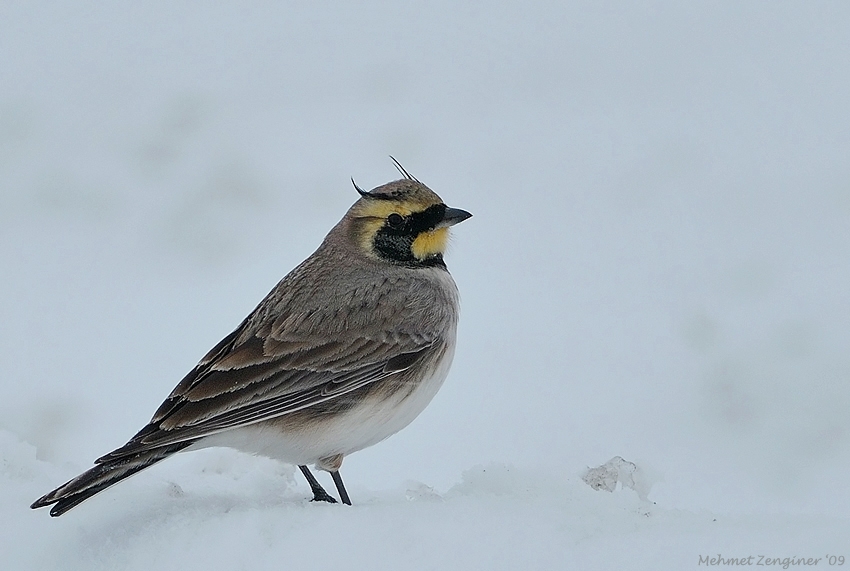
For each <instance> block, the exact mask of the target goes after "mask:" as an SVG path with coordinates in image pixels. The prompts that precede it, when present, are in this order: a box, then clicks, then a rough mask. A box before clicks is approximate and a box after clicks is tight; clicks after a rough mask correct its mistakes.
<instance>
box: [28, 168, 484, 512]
mask: <svg viewBox="0 0 850 571" xmlns="http://www.w3.org/2000/svg"><path fill="white" fill-rule="evenodd" d="M396 166H397V167H398V168H399V170H400V171H401V173H402V174H403V175H404V178H403V179H401V180H397V181H395V182H390V183H388V184H385V185H383V186H379V187H377V188H375V189H373V190H372V191H369V192H366V191H364V190H363V189H361V188H359V187H358V186H357V185H356V184H355V185H354V186H355V188H356V189H357V191H358V192H359V193H360V195H361V197H360V199H359V200H358V201H357V202H355V203H354V205H353V206H352V207H351V208H350V209H349V210H348V212H347V213H346V214H345V216H343V218H342V220H340V222H339V223H338V224H337V225H336V226H334V228H333V229H332V230H331V231H330V232H329V233H328V235H327V237H326V238H325V240H324V241H323V242H322V244H321V246H319V248H318V249H317V250H316V251H315V252H314V253H313V254H312V255H311V256H310V257H309V258H307V259H306V260H304V262H302V263H301V264H300V265H299V266H298V267H296V268H295V269H294V270H292V271H291V272H290V273H289V274H288V275H287V276H286V277H284V278H283V280H281V281H280V283H278V284H277V285H276V286H275V288H274V289H272V291H271V292H270V293H269V294H268V295H267V296H266V298H265V299H264V300H263V301H261V302H260V304H259V305H258V306H257V308H256V309H254V311H252V312H251V314H250V315H249V316H248V317H247V318H245V320H244V321H243V322H242V323H241V324H240V325H239V327H237V328H236V330H235V331H233V333H231V334H230V335H228V336H227V337H225V338H224V339H222V340H221V342H220V343H219V344H218V345H216V346H215V347H213V348H212V350H210V352H209V353H207V355H206V356H205V357H204V358H203V359H201V361H200V363H198V365H197V366H196V367H195V368H194V369H193V370H192V371H191V372H189V374H188V375H186V377H185V378H184V379H183V380H182V381H180V383H179V384H178V385H177V387H176V388H175V389H174V390H173V391H172V392H171V394H170V395H169V396H168V398H167V399H165V402H163V403H162V405H161V406H160V407H159V409H158V410H157V411H156V413H155V414H154V415H153V418H152V419H151V421H150V423H149V424H148V425H147V426H145V427H144V428H142V429H141V430H140V431H139V432H138V433H137V434H136V435H135V436H134V437H133V438H131V439H130V441H129V442H127V444H125V445H124V446H122V447H120V448H118V449H117V450H114V451H112V452H110V453H109V454H107V455H105V456H103V457H101V458H99V459H97V460H96V461H95V466H94V467H93V468H91V469H90V470H88V471H87V472H84V473H83V474H81V475H79V476H77V477H76V478H74V479H73V480H71V481H69V482H67V483H66V484H64V485H62V486H60V487H58V488H57V489H55V490H53V491H52V492H50V493H49V494H47V495H45V496H43V497H41V498H39V499H38V500H36V502H35V503H33V504H32V506H31V507H32V508H41V507H44V506H49V505H51V504H55V505H54V506H53V508H52V509H51V510H50V515H51V516H59V515H62V514H63V513H65V512H66V511H68V510H70V509H71V508H73V507H75V506H76V505H78V504H79V503H81V502H83V501H85V500H86V499H88V498H89V497H91V496H93V495H95V494H97V493H98V492H100V491H102V490H104V489H106V488H108V487H109V486H112V485H113V484H116V483H118V482H120V481H121V480H123V479H124V478H127V477H128V476H131V475H133V474H135V473H136V472H139V471H140V470H143V469H145V468H147V467H149V466H152V465H153V464H156V463H157V462H159V461H160V460H163V459H165V458H167V457H168V456H170V455H172V454H174V453H176V452H180V451H185V450H194V449H198V448H205V447H209V446H228V447H232V448H236V449H239V450H243V451H247V452H251V453H255V454H261V455H265V456H269V457H273V458H278V459H281V460H283V461H286V462H290V463H292V464H296V465H298V467H299V468H300V469H301V471H302V472H303V474H304V476H305V477H306V478H307V481H308V483H309V484H310V488H311V489H312V491H313V499H314V500H322V501H328V502H335V501H336V500H335V499H334V498H333V497H332V496H331V495H330V494H328V493H327V492H326V491H325V490H324V489H323V488H322V487H321V485H319V483H318V482H317V481H316V478H315V477H314V476H313V474H312V473H311V472H310V470H309V468H308V467H307V466H308V465H310V464H313V465H315V467H316V468H317V469H320V470H325V471H328V472H330V473H331V476H332V477H333V481H334V483H335V485H336V488H337V491H338V492H339V495H340V499H341V500H342V501H343V502H344V503H346V504H350V503H351V502H350V499H349V497H348V494H347V492H346V490H345V486H344V485H343V482H342V478H341V477H340V474H339V468H340V465H341V464H342V460H343V458H344V457H345V456H347V455H348V454H351V453H352V452H357V451H358V450H362V449H363V448H366V447H367V446H371V445H373V444H376V443H378V442H380V441H381V440H384V439H385V438H387V437H388V436H390V435H392V434H395V433H396V432H398V431H399V430H401V429H402V428H404V427H405V426H407V425H408V424H409V423H410V422H411V421H412V420H413V419H414V418H416V416H417V415H419V413H420V412H422V410H423V409H424V408H425V406H426V405H427V404H428V403H429V402H430V401H431V399H432V398H433V397H434V394H435V393H436V392H437V390H438V389H439V388H440V385H442V383H443V381H444V379H445V378H446V375H447V374H448V371H449V366H450V365H451V361H452V357H453V355H454V350H455V331H456V327H457V320H458V293H457V287H456V286H455V283H454V280H453V279H452V277H451V276H450V275H449V272H448V270H447V269H446V264H445V263H444V262H443V252H444V250H445V248H446V243H447V241H448V236H449V227H450V226H453V225H455V224H457V223H459V222H462V221H464V220H466V219H467V218H469V217H470V216H471V214H470V213H468V212H466V211H464V210H459V209H456V208H449V207H447V206H446V205H445V204H444V203H443V201H442V200H441V199H440V197H439V196H437V195H436V194H435V193H434V192H433V191H431V190H430V189H429V188H428V187H427V186H425V185H424V184H422V183H420V182H419V181H418V180H416V179H415V178H413V177H411V176H410V175H409V174H408V173H407V171H405V170H404V169H403V168H402V167H401V166H400V165H398V163H396ZM352 182H353V181H352Z"/></svg>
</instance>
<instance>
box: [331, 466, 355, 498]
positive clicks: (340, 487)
mask: <svg viewBox="0 0 850 571" xmlns="http://www.w3.org/2000/svg"><path fill="white" fill-rule="evenodd" d="M331 478H333V479H334V484H336V491H337V492H339V499H341V500H342V503H344V504H345V505H347V506H350V505H351V500H350V499H349V497H348V492H346V491H345V485H344V484H343V483H342V476H340V475H339V471H338V470H337V471H336V472H331Z"/></svg>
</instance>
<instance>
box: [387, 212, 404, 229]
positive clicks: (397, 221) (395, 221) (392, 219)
mask: <svg viewBox="0 0 850 571" xmlns="http://www.w3.org/2000/svg"><path fill="white" fill-rule="evenodd" d="M387 222H389V224H390V226H392V227H393V228H398V227H399V226H401V225H402V224H404V218H402V217H401V215H400V214H396V213H395V212H393V213H392V214H390V215H389V216H387Z"/></svg>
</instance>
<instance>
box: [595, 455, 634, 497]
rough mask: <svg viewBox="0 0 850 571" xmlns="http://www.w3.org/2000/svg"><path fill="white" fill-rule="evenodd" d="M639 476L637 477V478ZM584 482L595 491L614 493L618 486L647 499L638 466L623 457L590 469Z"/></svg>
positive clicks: (615, 457) (617, 457)
mask: <svg viewBox="0 0 850 571" xmlns="http://www.w3.org/2000/svg"><path fill="white" fill-rule="evenodd" d="M636 476H637V477H636ZM581 479H582V480H584V482H585V483H586V484H587V485H588V486H590V487H591V488H593V489H594V490H605V491H606V492H613V491H614V490H616V489H617V484H618V483H619V484H620V486H622V487H623V488H631V489H632V490H634V491H636V492H637V493H638V496H640V497H641V499H646V493H645V492H648V491H649V490H646V489H645V488H646V486H644V485H643V484H642V483H636V480H638V482H640V481H641V480H642V479H641V478H640V476H639V470H638V467H637V465H636V464H634V463H633V462H629V461H628V460H624V459H623V457H622V456H614V457H613V458H611V459H610V460H608V461H607V462H605V463H604V464H602V465H601V466H597V467H596V468H588V469H587V471H586V472H585V473H584V475H583V476H582V477H581Z"/></svg>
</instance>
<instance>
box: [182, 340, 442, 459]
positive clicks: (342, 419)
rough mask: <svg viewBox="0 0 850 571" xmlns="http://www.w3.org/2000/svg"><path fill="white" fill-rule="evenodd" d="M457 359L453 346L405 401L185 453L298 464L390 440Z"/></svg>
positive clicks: (231, 437) (266, 429) (254, 428)
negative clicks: (213, 450)
mask: <svg viewBox="0 0 850 571" xmlns="http://www.w3.org/2000/svg"><path fill="white" fill-rule="evenodd" d="M453 357H454V342H451V343H449V347H448V349H447V350H446V353H445V355H444V357H443V359H442V360H441V361H440V363H439V364H438V365H437V367H436V368H435V369H434V372H433V374H432V375H431V377H430V378H429V379H425V380H423V381H422V382H421V383H419V385H418V386H417V387H416V389H415V390H414V391H413V392H412V393H410V394H409V395H407V396H406V397H404V398H402V397H399V398H397V399H396V398H387V399H383V400H380V401H378V400H374V401H370V402H366V403H364V404H362V405H360V406H358V407H354V408H352V409H351V410H349V411H347V412H345V413H342V414H336V415H329V417H328V418H327V420H325V421H323V422H321V423H315V424H314V425H312V426H311V427H310V428H309V429H306V428H305V429H301V430H281V428H280V425H279V424H277V423H275V421H274V420H270V421H265V422H260V423H257V424H253V425H249V426H244V427H240V428H234V429H232V430H228V431H225V432H221V433H218V434H214V435H211V436H208V437H206V438H203V439H201V440H199V441H198V442H197V443H195V444H194V445H192V446H191V447H189V448H187V450H197V449H199V448H207V447H211V446H225V447H228V448H235V449H237V450H241V451H243V452H249V453H252V454H259V455H262V456H267V457H270V458H276V459H279V460H283V461H285V462H289V463H292V464H298V465H308V464H315V463H316V462H319V461H320V460H321V459H323V458H329V457H331V456H335V455H337V454H342V455H343V456H345V455H348V454H351V453H353V452H357V451H358V450H362V449H364V448H367V447H369V446H372V445H373V444H377V443H378V442H380V441H381V440H384V439H385V438H387V437H389V436H392V435H393V434H395V433H396V432H398V431H399V430H401V429H402V428H404V427H405V426H407V425H408V424H410V423H411V422H412V421H413V419H414V418H416V417H417V416H419V413H421V412H422V411H423V410H424V409H425V407H426V406H427V405H428V403H429V402H431V399H433V398H434V395H436V394H437V391H438V390H439V389H440V387H441V386H442V384H443V381H445V379H446V376H447V375H448V373H449V367H450V366H451V363H452V358H453Z"/></svg>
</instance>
